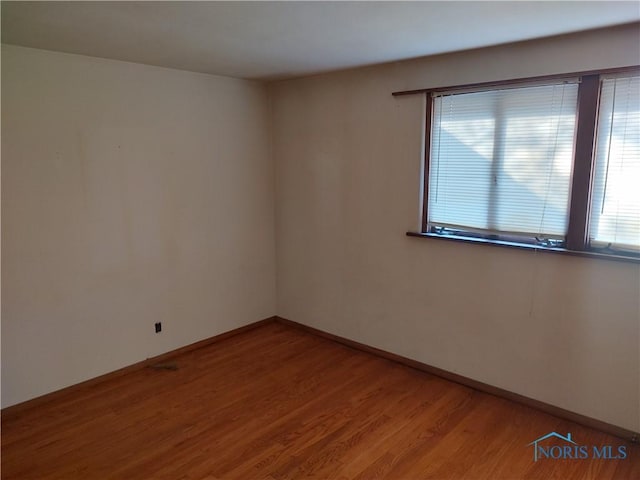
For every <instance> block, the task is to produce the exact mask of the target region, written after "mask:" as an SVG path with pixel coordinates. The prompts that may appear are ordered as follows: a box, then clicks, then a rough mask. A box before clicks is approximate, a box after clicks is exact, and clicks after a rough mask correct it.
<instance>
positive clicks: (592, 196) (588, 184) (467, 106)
mask: <svg viewBox="0 0 640 480" xmlns="http://www.w3.org/2000/svg"><path fill="white" fill-rule="evenodd" d="M426 93H427V132H426V133H427V140H428V141H427V143H426V145H427V147H426V149H427V151H426V152H425V153H426V155H425V156H426V159H427V163H426V168H425V181H424V185H425V195H424V217H423V233H425V234H429V235H436V236H444V237H448V238H465V239H470V238H471V239H482V240H483V241H498V242H510V243H517V244H529V245H533V246H536V247H540V248H554V249H565V250H575V251H592V252H598V253H603V254H608V255H618V256H640V73H639V71H638V70H637V69H636V70H627V71H624V72H622V73H616V74H615V75H605V74H586V75H579V74H576V75H573V76H563V77H558V78H545V79H533V80H531V81H517V82H512V83H504V84H494V85H490V86H489V85H483V86H480V87H454V88H449V89H438V90H428V91H426Z"/></svg>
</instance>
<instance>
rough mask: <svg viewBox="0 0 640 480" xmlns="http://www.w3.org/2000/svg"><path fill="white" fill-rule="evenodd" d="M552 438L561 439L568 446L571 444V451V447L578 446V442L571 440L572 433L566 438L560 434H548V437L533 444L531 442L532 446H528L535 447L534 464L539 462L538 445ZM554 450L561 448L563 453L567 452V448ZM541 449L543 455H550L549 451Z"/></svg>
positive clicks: (544, 436)
mask: <svg viewBox="0 0 640 480" xmlns="http://www.w3.org/2000/svg"><path fill="white" fill-rule="evenodd" d="M552 437H556V438H559V439H560V440H563V441H564V442H567V444H570V445H568V447H569V450H571V445H576V446H577V445H578V444H577V443H576V442H574V441H573V440H572V439H571V433H567V436H566V437H564V436H562V435H560V434H559V433H556V432H551V433H547V434H546V435H543V436H542V437H540V438H536V439H535V440H534V441H533V442H531V443H530V444H528V445H527V447H530V446H531V445H533V461H534V462H537V461H538V450H539V449H538V443H540V442H543V441H545V440H547V439H548V438H552ZM554 448H559V449H561V450H560V451H562V452H565V451H567V450H566V449H565V448H562V447H554ZM540 449H541V450H542V453H543V454H546V453H548V450H547V449H544V447H540ZM544 456H545V457H548V455H544Z"/></svg>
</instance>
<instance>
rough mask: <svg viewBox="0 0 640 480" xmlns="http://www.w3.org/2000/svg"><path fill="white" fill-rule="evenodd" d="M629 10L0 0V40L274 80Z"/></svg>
mask: <svg viewBox="0 0 640 480" xmlns="http://www.w3.org/2000/svg"><path fill="white" fill-rule="evenodd" d="M638 20H640V3H638V2H636V1H623V2H616V1H602V2H601V1H561V2H550V1H543V2H540V1H534V2H517V1H512V2H505V1H498V2H479V1H474V2H153V1H148V2H147V1H144V2H5V1H3V2H2V42H3V43H10V44H15V45H23V46H28V47H35V48H43V49H48V50H58V51H62V52H70V53H79V54H84V55H92V56H96V57H104V58H112V59H118V60H126V61H131V62H138V63H145V64H149V65H158V66H164V67H171V68H178V69H183V70H191V71H197V72H205V73H213V74H218V75H228V76H233V77H243V78H256V79H276V78H287V77H295V76H302V75H309V74H312V73H318V72H324V71H330V70H337V69H342V68H348V67H356V66H363V65H370V64H375V63H382V62H388V61H393V60H402V59H407V58H415V57H420V56H425V55H434V54H441V53H446V52H452V51H458V50H465V49H470V48H478V47H485V46H490V45H497V44H500V43H507V42H514V41H520V40H528V39H533V38H540V37H545V36H550V35H556V34H562V33H569V32H574V31H579V30H587V29H592V28H598V27H605V26H610V25H616V24H621V23H629V22H634V21H638Z"/></svg>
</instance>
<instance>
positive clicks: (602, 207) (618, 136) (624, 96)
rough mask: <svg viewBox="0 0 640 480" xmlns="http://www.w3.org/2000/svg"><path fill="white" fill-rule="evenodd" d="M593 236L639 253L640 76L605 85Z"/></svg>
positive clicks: (598, 243) (593, 239)
mask: <svg viewBox="0 0 640 480" xmlns="http://www.w3.org/2000/svg"><path fill="white" fill-rule="evenodd" d="M597 139H598V140H597V144H596V155H595V168H594V180H593V188H592V197H591V198H592V202H591V223H590V229H589V236H590V239H591V244H592V245H595V246H606V245H612V246H615V247H619V248H623V249H632V250H640V77H638V76H635V77H627V78H606V79H604V80H603V81H602V87H601V93H600V110H599V117H598V134H597Z"/></svg>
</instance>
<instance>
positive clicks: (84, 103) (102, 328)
mask: <svg viewBox="0 0 640 480" xmlns="http://www.w3.org/2000/svg"><path fill="white" fill-rule="evenodd" d="M268 114H269V112H268V98H267V92H266V89H265V87H264V86H263V85H260V84H258V83H254V82H248V81H242V80H235V79H230V78H224V77H215V76H210V75H202V74H195V73H188V72H181V71H177V70H170V69H163V68H156V67H148V66H143V65H136V64H131V63H125V62H116V61H109V60H102V59H97V58H90V57H82V56H75V55H67V54H61V53H53V52H46V51H42V50H32V49H26V48H19V47H13V46H3V47H2V169H3V171H2V256H3V258H2V260H3V265H2V299H3V303H2V406H8V405H12V404H14V403H16V402H20V401H23V400H27V399H29V398H32V397H34V396H38V395H41V394H44V393H47V392H50V391H52V390H56V389H59V388H62V387H65V386H67V385H71V384H74V383H77V382H80V381H82V380H86V379H88V378H91V377H95V376H97V375H100V374H103V373H106V372H109V371H112V370H115V369H117V368H120V367H123V366H125V365H129V364H132V363H134V362H136V361H139V360H142V359H145V358H147V357H150V356H153V355H157V354H160V353H163V352H166V351H168V350H172V349H175V348H178V347H180V346H183V345H186V344H189V343H192V342H195V341H197V340H201V339H203V338H206V337H209V336H212V335H215V334H218V333H220V332H223V331H227V330H230V329H232V328H235V327H238V326H241V325H243V324H247V323H250V322H254V321H256V320H260V319H262V318H265V317H268V316H271V315H274V314H275V313H276V312H275V259H274V252H275V245H274V242H275V238H274V202H273V165H272V163H271V161H270V156H269V153H268V152H269V135H268ZM157 321H161V322H162V324H163V332H162V333H161V334H158V335H156V334H155V333H154V329H153V324H154V322H157Z"/></svg>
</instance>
